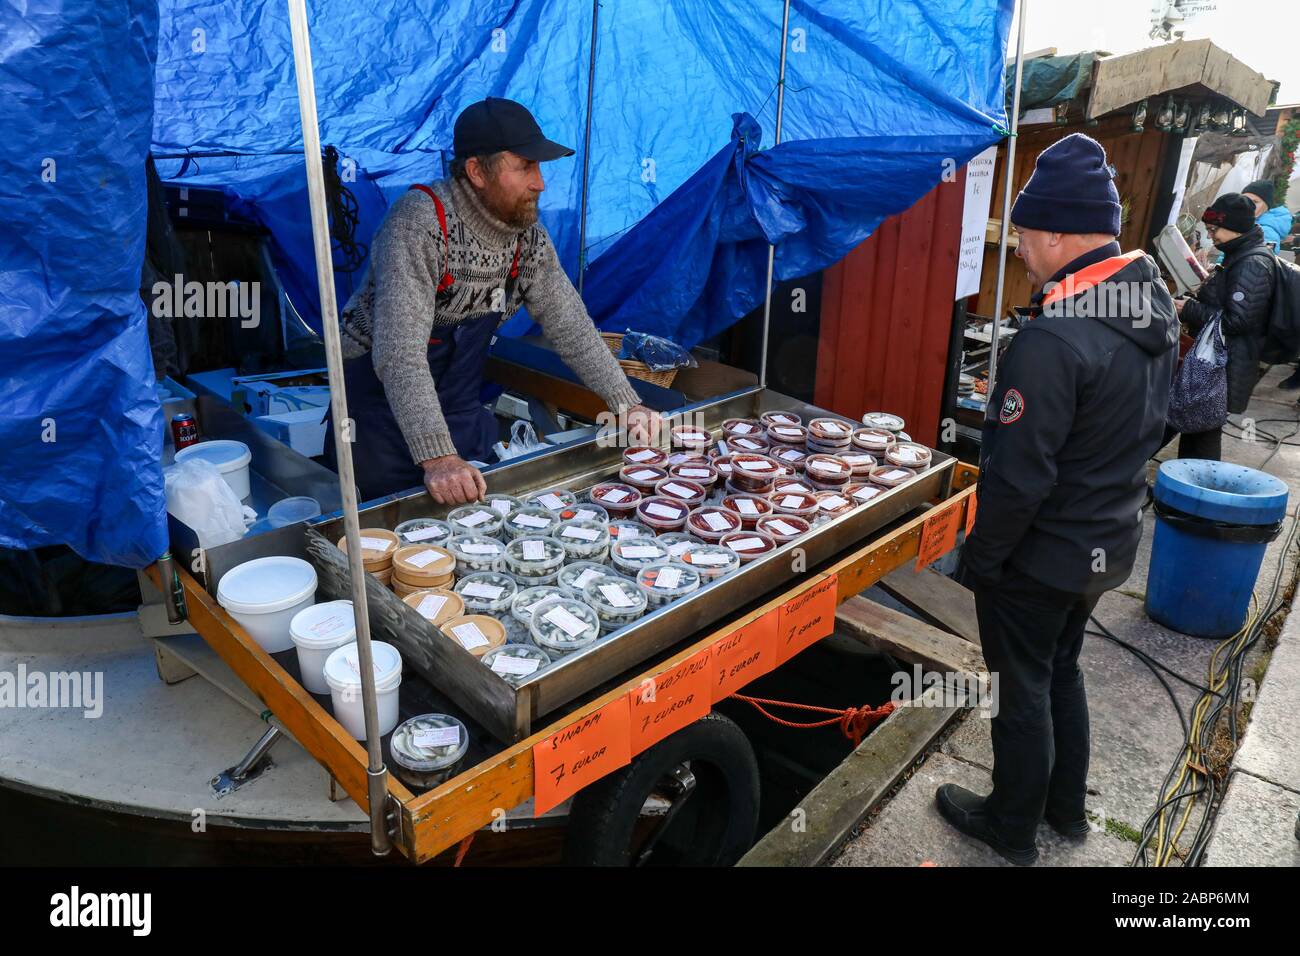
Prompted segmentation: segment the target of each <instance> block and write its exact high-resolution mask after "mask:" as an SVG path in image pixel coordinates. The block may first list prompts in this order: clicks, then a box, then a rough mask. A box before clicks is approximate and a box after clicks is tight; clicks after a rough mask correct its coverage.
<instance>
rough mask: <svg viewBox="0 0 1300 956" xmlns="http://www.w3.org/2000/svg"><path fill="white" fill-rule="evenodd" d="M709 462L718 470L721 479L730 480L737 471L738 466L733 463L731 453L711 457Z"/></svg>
mask: <svg viewBox="0 0 1300 956" xmlns="http://www.w3.org/2000/svg"><path fill="white" fill-rule="evenodd" d="M709 464H710V465H712V466H713V467H714V468H716V469H717V470H718V480H719V481H729V480H731V476H732V475H734V474H735V473H736V466H735V465H733V464H732V463H731V456H730V455H719V456H717V457H716V458H711V459H709ZM715 487H716V486H715Z"/></svg>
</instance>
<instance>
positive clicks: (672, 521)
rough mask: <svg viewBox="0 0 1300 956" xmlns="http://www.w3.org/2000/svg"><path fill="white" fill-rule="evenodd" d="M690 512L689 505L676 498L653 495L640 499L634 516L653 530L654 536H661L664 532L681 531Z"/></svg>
mask: <svg viewBox="0 0 1300 956" xmlns="http://www.w3.org/2000/svg"><path fill="white" fill-rule="evenodd" d="M700 500H701V501H702V500H703V497H701V499H700ZM690 510H691V509H690V506H689V505H687V504H686V503H685V502H682V501H679V500H677V499H676V498H668V497H665V496H663V495H655V496H653V497H651V498H642V499H641V503H640V504H639V505H637V507H636V516H637V517H638V518H639V519H640V520H641V522H642V523H643V524H645V525H646V526H647V527H649V528H652V529H654V531H655V533H656V534H661V533H663V532H665V531H681V530H682V528H684V527H685V526H686V516H687V515H688V514H689V513H690Z"/></svg>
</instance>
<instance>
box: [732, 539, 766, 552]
mask: <svg viewBox="0 0 1300 956" xmlns="http://www.w3.org/2000/svg"><path fill="white" fill-rule="evenodd" d="M765 544H766V542H765V541H764V540H763V539H762V538H737V539H736V540H735V541H728V542H727V546H728V547H729V548H731V550H733V551H757V550H758V549H759V548H761V547H763V546H764V545H765Z"/></svg>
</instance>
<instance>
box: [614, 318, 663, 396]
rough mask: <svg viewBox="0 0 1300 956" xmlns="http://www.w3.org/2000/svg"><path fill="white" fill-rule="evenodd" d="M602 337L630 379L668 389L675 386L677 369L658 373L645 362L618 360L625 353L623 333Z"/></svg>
mask: <svg viewBox="0 0 1300 956" xmlns="http://www.w3.org/2000/svg"><path fill="white" fill-rule="evenodd" d="M600 337H601V338H602V339H604V340H605V344H606V345H607V346H609V351H610V354H611V355H613V356H614V358H616V359H618V364H619V367H620V368H622V369H623V373H624V374H625V375H627V376H628V378H639V379H641V380H642V381H643V382H649V383H650V384H651V385H658V386H659V387H660V388H668V387H669V386H670V385H672V384H673V379H675V378H676V377H677V369H675V368H670V369H665V370H664V371H662V372H656V371H654V370H653V369H651V368H650V366H649V365H646V364H645V362H638V361H636V359H624V358H618V354H619V353H620V352H622V351H623V335H622V333H621V332H601V333H600Z"/></svg>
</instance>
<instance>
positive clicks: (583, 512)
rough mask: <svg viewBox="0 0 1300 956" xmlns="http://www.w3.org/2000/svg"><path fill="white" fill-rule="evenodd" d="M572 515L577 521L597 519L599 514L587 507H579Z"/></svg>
mask: <svg viewBox="0 0 1300 956" xmlns="http://www.w3.org/2000/svg"><path fill="white" fill-rule="evenodd" d="M573 517H574V518H575V519H576V520H578V521H599V520H600V514H599V513H598V512H595V511H592V510H590V509H589V508H579V509H578V510H577V511H575V512H574V513H573Z"/></svg>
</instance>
